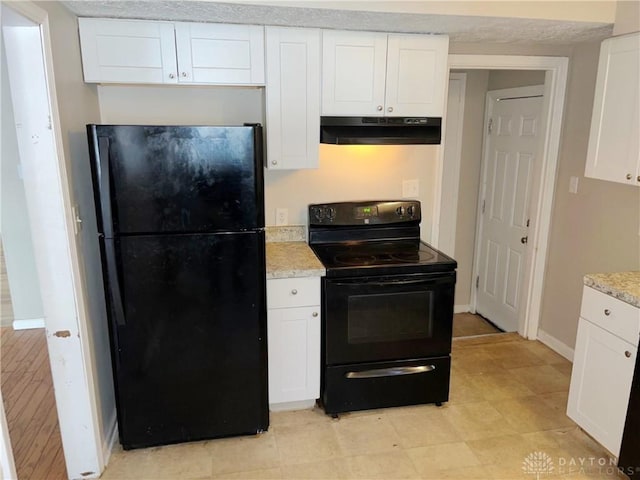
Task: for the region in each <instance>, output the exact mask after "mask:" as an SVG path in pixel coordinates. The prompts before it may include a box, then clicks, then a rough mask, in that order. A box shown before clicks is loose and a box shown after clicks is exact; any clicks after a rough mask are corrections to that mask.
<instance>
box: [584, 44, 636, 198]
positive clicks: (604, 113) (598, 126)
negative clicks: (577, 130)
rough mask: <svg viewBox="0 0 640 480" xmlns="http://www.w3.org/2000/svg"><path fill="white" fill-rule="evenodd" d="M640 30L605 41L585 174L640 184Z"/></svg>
mask: <svg viewBox="0 0 640 480" xmlns="http://www.w3.org/2000/svg"><path fill="white" fill-rule="evenodd" d="M639 72H640V33H635V34H632V35H625V36H622V37H615V38H609V39H607V40H605V41H604V42H602V47H601V49H600V62H599V64H598V77H597V80H596V91H595V100H594V104H593V115H592V117H591V132H590V134H589V149H588V152H587V163H586V168H585V176H587V177H593V178H599V179H601V180H610V181H613V182H621V183H626V184H629V185H638V186H640V171H639V165H640V144H639V135H638V132H639V131H640V123H639V120H638V118H639V109H640V107H639V106H640V73H639Z"/></svg>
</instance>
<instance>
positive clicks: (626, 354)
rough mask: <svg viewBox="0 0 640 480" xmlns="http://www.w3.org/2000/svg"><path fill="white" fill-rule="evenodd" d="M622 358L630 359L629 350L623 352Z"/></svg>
mask: <svg viewBox="0 0 640 480" xmlns="http://www.w3.org/2000/svg"><path fill="white" fill-rule="evenodd" d="M624 356H625V357H627V358H631V352H630V351H629V350H627V351H625V352H624Z"/></svg>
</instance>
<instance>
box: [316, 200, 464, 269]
mask: <svg viewBox="0 0 640 480" xmlns="http://www.w3.org/2000/svg"><path fill="white" fill-rule="evenodd" d="M419 223H420V203H419V202H417V201H413V200H407V201H370V202H346V203H330V204H322V205H320V204H317V205H310V206H309V244H310V246H311V248H312V249H313V251H314V252H315V254H316V255H317V257H318V258H319V259H320V261H321V262H322V264H323V265H324V266H325V268H326V270H327V276H328V277H335V276H363V275H397V274H414V273H431V272H450V271H453V270H455V268H456V261H455V260H453V259H452V258H450V257H448V256H447V255H445V254H443V253H442V252H439V251H438V250H436V249H435V248H433V247H431V246H430V245H428V244H426V243H424V242H422V241H420V227H419Z"/></svg>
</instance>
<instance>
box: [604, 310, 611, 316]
mask: <svg viewBox="0 0 640 480" xmlns="http://www.w3.org/2000/svg"><path fill="white" fill-rule="evenodd" d="M604 314H605V315H606V316H607V317H608V316H609V315H611V310H609V309H608V308H605V309H604Z"/></svg>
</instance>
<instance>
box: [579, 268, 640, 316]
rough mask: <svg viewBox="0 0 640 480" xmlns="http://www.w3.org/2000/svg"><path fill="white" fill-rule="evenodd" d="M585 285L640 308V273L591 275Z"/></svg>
mask: <svg viewBox="0 0 640 480" xmlns="http://www.w3.org/2000/svg"><path fill="white" fill-rule="evenodd" d="M584 284H585V285H586V286H588V287H591V288H594V289H595V290H598V291H599V292H602V293H606V294H607V295H611V296H612V297H614V298H617V299H618V300H622V301H623V302H626V303H629V304H631V305H633V306H634V307H638V308H640V271H637V272H615V273H589V274H587V275H585V276H584Z"/></svg>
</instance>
